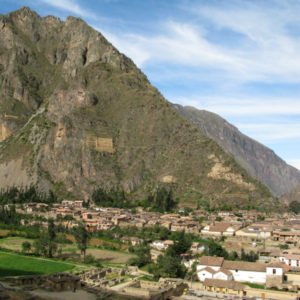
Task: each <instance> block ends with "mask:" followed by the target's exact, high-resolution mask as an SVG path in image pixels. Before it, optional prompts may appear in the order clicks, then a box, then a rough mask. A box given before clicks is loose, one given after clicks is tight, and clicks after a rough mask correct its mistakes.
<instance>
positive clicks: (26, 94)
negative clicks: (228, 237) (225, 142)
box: [0, 7, 278, 208]
mask: <svg viewBox="0 0 300 300" xmlns="http://www.w3.org/2000/svg"><path fill="white" fill-rule="evenodd" d="M0 85H1V90H0V129H1V130H0V133H1V134H0V137H1V143H0V186H1V187H2V188H6V187H9V186H13V185H17V186H20V185H22V186H28V185H31V184H34V185H37V186H38V188H39V189H40V190H42V191H49V190H52V191H53V192H54V193H55V194H57V195H60V196H61V197H67V198H73V199H76V198H82V199H88V198H89V196H90V195H91V193H92V192H93V191H94V190H95V189H96V188H97V187H99V186H100V187H104V188H112V187H113V188H119V189H123V190H125V191H126V193H128V195H129V197H131V198H132V199H142V198H143V197H145V196H146V195H148V194H149V193H152V192H153V191H154V190H155V189H156V188H157V187H158V186H160V185H166V186H167V187H168V188H170V187H172V190H173V192H174V195H175V197H178V198H179V199H180V201H181V203H182V204H186V205H192V204H193V205H195V203H196V202H201V203H209V204H210V205H211V206H216V205H224V204H226V205H233V206H238V207H241V206H245V207H246V206H259V207H261V208H266V207H274V205H275V206H276V205H278V202H276V201H277V200H274V199H273V198H272V197H271V195H270V193H269V191H268V189H267V188H266V187H265V186H263V185H262V184H261V183H260V182H259V181H258V180H256V179H254V178H252V177H251V176H249V175H248V173H247V172H246V171H245V170H244V169H243V168H241V167H240V166H239V165H238V164H237V163H236V162H235V160H234V159H233V158H232V157H231V156H229V155H228V154H227V153H225V152H224V151H223V150H222V149H221V147H219V146H218V144H217V143H216V142H214V141H213V140H211V139H210V138H208V137H207V136H206V135H204V134H203V133H202V132H201V131H200V130H199V129H198V128H196V127H194V126H192V125H191V123H190V122H188V121H187V120H185V119H184V118H183V117H181V116H180V115H179V114H178V113H177V111H176V110H175V109H174V108H173V107H172V105H171V104H170V103H169V102H167V101H166V100H165V99H164V97H163V96H162V95H161V94H160V93H159V91H158V90H157V89H156V88H155V87H153V86H152V85H151V84H150V82H149V81H148V79H147V77H146V76H145V75H144V74H143V73H142V72H141V71H140V70H139V69H138V68H137V67H136V66H135V65H134V63H133V62H132V61H131V60H130V59H129V58H127V57H126V56H124V55H123V54H121V53H119V51H118V50H117V49H116V48H114V47H113V46H112V45H111V44H110V43H109V42H108V41H107V40H106V39H105V38H104V37H103V36H102V35H101V34H100V33H98V32H97V31H95V30H94V29H92V28H91V27H89V26H88V25H87V24H86V23H85V22H84V21H82V20H81V19H78V18H74V17H68V18H67V19H66V21H64V22H63V21H61V20H60V19H58V18H56V17H53V16H47V17H45V18H41V17H40V16H39V15H38V14H36V13H35V12H33V11H31V10H30V9H29V8H26V7H23V8H22V9H20V10H18V11H15V12H12V13H10V14H8V15H1V16H0Z"/></svg>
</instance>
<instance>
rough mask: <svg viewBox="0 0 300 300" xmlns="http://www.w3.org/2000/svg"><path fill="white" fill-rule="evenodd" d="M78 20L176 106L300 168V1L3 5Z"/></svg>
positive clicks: (93, 0)
mask: <svg viewBox="0 0 300 300" xmlns="http://www.w3.org/2000/svg"><path fill="white" fill-rule="evenodd" d="M0 4H1V6H0V13H3V14H5V13H7V12H10V11H12V10H16V9H18V8H20V7H21V6H23V5H26V6H29V7H30V8H31V9H34V10H36V11H37V12H38V13H39V14H40V15H42V16H46V15H49V14H52V15H56V16H58V17H60V18H62V19H65V18H66V17H67V16H68V15H73V16H78V17H81V18H82V19H84V20H85V21H86V22H87V23H89V25H91V26H93V27H94V28H96V29H97V30H98V31H100V32H101V33H102V34H103V35H104V36H105V37H106V38H107V39H108V40H109V41H110V42H112V43H113V45H115V46H116V47H117V48H118V49H119V50H120V51H121V52H123V53H125V54H126V55H127V56H129V57H130V58H131V59H133V61H134V62H135V63H136V64H137V66H138V67H140V68H141V69H142V71H143V72H144V73H145V74H146V75H147V76H148V78H149V79H150V81H151V82H152V84H154V85H155V86H156V87H157V88H158V89H159V90H160V91H161V92H162V94H163V95H164V96H165V97H166V98H167V99H168V100H169V101H171V102H174V103H180V104H182V105H192V106H195V107H197V108H199V109H206V110H209V111H212V112H215V113H217V114H219V115H221V116H222V117H224V118H225V119H226V120H228V121H229V122H231V123H232V124H234V125H235V126H237V127H238V128H239V129H240V130H241V131H242V132H243V133H245V134H247V135H248V136H250V137H252V138H254V139H256V140H258V141H259V142H261V143H263V144H265V145H266V146H268V147H270V148H271V149H273V150H274V151H275V152H276V154H278V155H279V156H280V157H282V158H283V159H284V160H286V161H287V162H288V163H290V164H291V165H294V166H295V167H298V169H300V151H299V150H300V101H299V99H300V51H299V49H300V0H251V1H250V0H155V1H154V0H89V1H84V0H74V1H71V0H24V1H19V0H0Z"/></svg>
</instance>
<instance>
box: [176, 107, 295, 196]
mask: <svg viewBox="0 0 300 300" xmlns="http://www.w3.org/2000/svg"><path fill="white" fill-rule="evenodd" d="M174 107H175V108H176V110H177V111H178V112H179V113H180V114H181V115H182V116H183V117H184V118H186V119H187V120H189V121H190V122H192V124H194V126H196V127H197V128H199V129H200V130H201V131H202V132H203V133H204V134H205V135H206V136H208V137H209V138H211V139H213V140H214V141H216V142H217V143H218V144H219V145H220V146H221V147H222V148H223V150H225V151H226V152H227V153H228V154H231V155H232V156H233V157H234V158H235V160H236V161H237V162H238V163H239V164H240V165H241V166H242V167H243V168H244V169H246V170H247V171H248V173H249V174H250V175H252V176H255V177H256V178H258V179H259V180H260V181H261V182H262V183H263V184H265V185H266V186H267V187H268V188H269V189H270V191H271V192H272V193H273V195H274V196H277V197H280V196H282V195H283V194H285V193H287V192H289V191H291V190H292V189H293V188H295V187H296V186H297V184H300V171H299V170H297V169H296V168H294V167H292V166H290V165H288V164H286V163H285V162H284V161H283V160H282V159H281V158H280V157H278V156H277V155H276V154H275V153H274V152H273V151H272V150H270V149H269V148H267V147H265V146H263V145H262V144H260V143H258V142H256V141H255V140H253V139H251V138H249V137H247V136H246V135H244V134H242V133H241V132H240V131H239V130H238V129H237V128H236V127H234V126H232V125H231V124H229V123H228V122H227V121H225V120H224V119H222V118H221V117H220V116H218V115H216V114H214V113H211V112H208V111H205V110H198V109H196V108H193V107H183V106H180V105H174Z"/></svg>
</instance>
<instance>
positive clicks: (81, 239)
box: [74, 223, 91, 259]
mask: <svg viewBox="0 0 300 300" xmlns="http://www.w3.org/2000/svg"><path fill="white" fill-rule="evenodd" d="M74 236H75V240H76V243H77V247H78V249H79V250H80V253H81V254H83V259H85V253H86V249H87V245H88V242H89V240H90V238H91V235H90V233H89V232H88V231H87V230H86V229H85V226H84V224H82V223H80V224H79V225H78V226H77V227H75V228H74Z"/></svg>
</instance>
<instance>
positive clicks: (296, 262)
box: [279, 256, 300, 267]
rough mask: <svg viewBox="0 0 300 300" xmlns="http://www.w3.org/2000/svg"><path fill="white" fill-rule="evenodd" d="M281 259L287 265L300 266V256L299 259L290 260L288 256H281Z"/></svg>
mask: <svg viewBox="0 0 300 300" xmlns="http://www.w3.org/2000/svg"><path fill="white" fill-rule="evenodd" d="M279 259H280V261H282V262H284V263H285V264H286V265H288V266H291V267H300V258H299V259H291V260H289V259H288V258H286V257H283V256H280V257H279Z"/></svg>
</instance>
